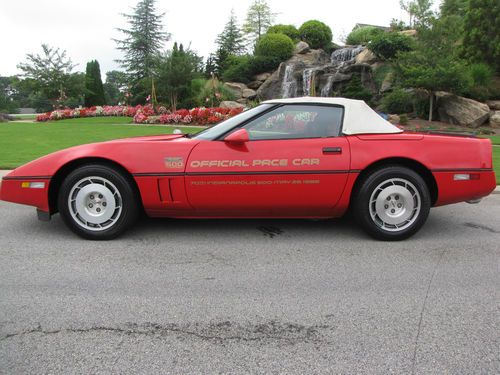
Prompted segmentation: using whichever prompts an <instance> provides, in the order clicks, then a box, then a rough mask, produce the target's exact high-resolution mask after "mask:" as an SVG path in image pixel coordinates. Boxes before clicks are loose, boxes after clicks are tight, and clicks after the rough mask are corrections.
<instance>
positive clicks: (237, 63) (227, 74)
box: [222, 56, 252, 83]
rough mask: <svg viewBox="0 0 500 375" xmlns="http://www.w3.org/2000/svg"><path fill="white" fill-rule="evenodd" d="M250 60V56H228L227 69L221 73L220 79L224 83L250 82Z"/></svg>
mask: <svg viewBox="0 0 500 375" xmlns="http://www.w3.org/2000/svg"><path fill="white" fill-rule="evenodd" d="M250 59H251V58H250V56H230V57H229V58H228V59H227V60H226V65H227V67H226V69H225V70H224V72H223V73H222V79H223V80H224V81H226V82H242V83H248V82H250V81H251V77H252V72H251V67H250Z"/></svg>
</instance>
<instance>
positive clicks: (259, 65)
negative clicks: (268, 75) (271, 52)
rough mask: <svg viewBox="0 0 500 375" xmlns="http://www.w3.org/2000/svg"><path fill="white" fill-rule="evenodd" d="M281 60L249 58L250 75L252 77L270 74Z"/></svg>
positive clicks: (274, 58) (263, 57)
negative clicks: (264, 73) (265, 73)
mask: <svg viewBox="0 0 500 375" xmlns="http://www.w3.org/2000/svg"><path fill="white" fill-rule="evenodd" d="M281 61H282V60H281V59H280V58H279V57H276V56H252V57H251V58H250V62H249V63H250V74H251V75H252V76H254V75H256V74H259V73H263V72H271V71H273V70H275V69H277V68H278V66H279V65H280V63H281Z"/></svg>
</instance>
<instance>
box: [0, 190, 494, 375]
mask: <svg viewBox="0 0 500 375" xmlns="http://www.w3.org/2000/svg"><path fill="white" fill-rule="evenodd" d="M499 243H500V195H499V194H496V195H492V196H490V197H488V198H487V199H485V200H484V201H483V202H481V203H480V204H478V205H468V204H465V203H464V204H457V205H452V206H448V207H442V208H436V209H432V211H431V214H430V217H429V220H428V222H427V224H426V225H425V227H424V228H423V229H422V230H421V231H420V232H419V233H418V234H417V235H415V236H414V237H412V238H410V239H408V240H406V241H403V242H398V243H387V242H379V241H374V240H372V239H371V238H369V237H367V236H366V235H365V234H364V233H363V232H362V231H361V230H359V229H358V228H357V227H356V226H354V225H353V223H351V222H350V221H349V220H329V221H306V220H240V221H235V220H218V221H216V220H212V221H202V220H150V219H144V220H142V221H141V223H140V224H139V225H138V226H137V227H136V228H135V229H133V230H131V231H130V232H129V233H127V234H126V235H125V236H123V237H121V238H120V239H118V240H114V241H110V242H90V241H85V240H82V239H80V238H78V237H76V236H75V235H73V234H72V233H71V232H70V231H69V230H67V229H66V227H65V226H64V224H63V223H62V221H61V219H60V218H59V216H58V215H56V216H55V217H54V218H53V220H52V221H51V222H39V221H37V219H36V215H35V210H34V209H33V208H29V207H24V206H19V205H14V204H9V203H6V202H0V373H1V374H20V373H34V374H41V373H44V374H45V373H51V374H68V373H123V374H129V373H130V374H132V373H162V374H166V373H182V374H190V373H289V374H291V373H308V374H314V373H335V374H340V373H342V374H362V373H365V374H390V373H395V374H402V373H405V374H406V373H408V374H412V373H415V374H433V373H434V374H443V373H449V374H466V373H467V374H498V373H500V362H499V347H500V339H499V332H500V330H499V329H500V324H499V323H500V317H499V300H500V299H499V290H500V272H499V260H500V246H499Z"/></svg>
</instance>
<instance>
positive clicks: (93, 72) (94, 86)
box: [85, 60, 106, 107]
mask: <svg viewBox="0 0 500 375" xmlns="http://www.w3.org/2000/svg"><path fill="white" fill-rule="evenodd" d="M104 104H106V99H105V98H104V87H103V84H102V79H101V69H100V67H99V63H98V62H97V60H92V61H90V62H88V63H87V69H86V72H85V106H86V107H92V106H96V105H104Z"/></svg>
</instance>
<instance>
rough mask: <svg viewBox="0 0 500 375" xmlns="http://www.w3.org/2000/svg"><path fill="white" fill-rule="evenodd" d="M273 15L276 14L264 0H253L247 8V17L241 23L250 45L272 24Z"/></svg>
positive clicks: (253, 44)
mask: <svg viewBox="0 0 500 375" xmlns="http://www.w3.org/2000/svg"><path fill="white" fill-rule="evenodd" d="M275 17H276V14H275V13H272V12H271V8H270V7H269V5H268V4H267V1H266V0H254V2H253V4H252V5H251V6H250V8H249V9H248V13H247V18H246V20H245V23H244V25H243V32H244V33H245V34H247V36H248V39H249V42H250V44H251V45H252V47H253V46H255V44H256V43H257V42H258V41H259V40H260V37H261V36H262V35H263V34H265V33H266V31H267V29H269V28H270V27H271V26H272V24H273V22H274V19H275Z"/></svg>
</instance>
